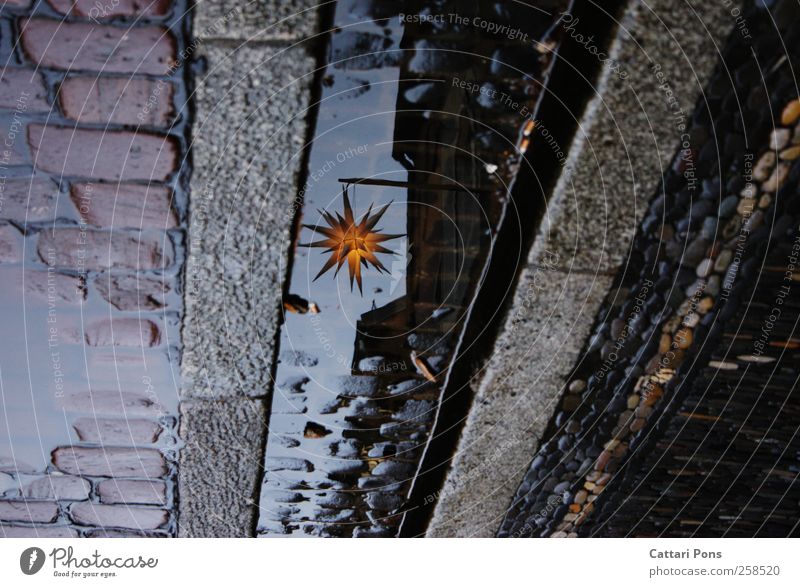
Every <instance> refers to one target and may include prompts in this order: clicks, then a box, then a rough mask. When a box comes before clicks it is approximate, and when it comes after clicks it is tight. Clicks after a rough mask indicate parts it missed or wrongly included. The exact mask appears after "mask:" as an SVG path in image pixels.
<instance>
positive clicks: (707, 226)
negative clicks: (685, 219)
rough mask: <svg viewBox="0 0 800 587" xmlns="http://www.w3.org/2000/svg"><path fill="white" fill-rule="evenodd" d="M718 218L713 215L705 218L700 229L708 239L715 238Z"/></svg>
mask: <svg viewBox="0 0 800 587" xmlns="http://www.w3.org/2000/svg"><path fill="white" fill-rule="evenodd" d="M717 223H718V221H717V219H716V218H714V217H713V216H709V217H708V218H706V219H705V220H703V226H702V228H701V229H700V233H701V234H702V235H703V238H705V239H707V240H710V241H711V240H714V236H715V235H716V234H717Z"/></svg>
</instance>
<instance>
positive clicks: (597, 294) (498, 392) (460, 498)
mask: <svg viewBox="0 0 800 587" xmlns="http://www.w3.org/2000/svg"><path fill="white" fill-rule="evenodd" d="M610 285H611V278H610V277H608V276H605V275H591V274H585V273H572V274H569V273H562V272H560V271H546V270H543V269H540V268H534V267H529V268H528V269H526V270H525V271H524V272H523V274H522V275H521V277H520V283H519V286H518V287H517V291H516V294H515V298H514V305H513V309H512V312H511V314H510V316H509V318H508V320H507V321H506V324H505V327H504V330H503V332H502V333H501V335H500V338H499V339H498V341H497V343H496V345H495V348H494V353H493V356H492V358H491V360H490V361H489V363H488V364H487V365H486V369H485V372H484V377H483V379H482V381H481V384H480V386H479V388H478V389H477V390H476V392H475V398H474V401H473V407H472V409H471V410H470V413H469V416H468V417H467V421H466V423H465V426H464V430H463V432H462V435H461V439H460V441H459V445H458V449H457V452H456V455H455V457H454V459H453V465H452V468H451V471H450V473H449V474H448V476H447V480H446V482H445V485H444V487H443V489H442V490H441V492H440V494H439V495H438V496H430V498H431V499H437V498H438V503H437V505H436V508H435V513H434V518H433V520H432V522H431V525H430V527H429V530H428V535H429V536H438V537H442V536H493V535H494V533H495V531H496V529H497V527H498V526H499V525H500V520H501V518H502V516H503V514H504V513H505V508H506V506H507V505H508V503H509V501H510V499H511V495H512V494H513V492H514V491H515V490H516V488H517V485H518V483H519V481H520V479H521V478H522V475H523V474H524V473H525V470H526V469H527V467H528V465H529V463H530V459H531V455H533V453H534V450H535V449H536V447H537V445H538V442H539V438H540V437H541V434H542V432H543V431H544V428H545V426H546V425H547V422H548V420H549V418H550V415H551V414H552V412H553V410H554V408H555V403H554V402H555V401H556V399H557V398H558V397H559V395H560V393H561V390H562V387H563V385H564V383H565V380H566V378H567V377H568V375H569V372H570V370H571V369H572V367H573V365H574V364H575V362H576V360H577V359H578V358H579V355H580V351H581V348H582V345H583V341H584V340H585V338H586V336H587V335H588V334H589V329H590V327H591V325H592V321H593V318H594V313H595V312H596V311H597V308H598V306H599V305H600V303H601V301H602V299H603V297H604V296H605V295H606V293H607V291H608V288H609V287H610Z"/></svg>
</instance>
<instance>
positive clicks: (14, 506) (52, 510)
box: [0, 500, 58, 524]
mask: <svg viewBox="0 0 800 587" xmlns="http://www.w3.org/2000/svg"><path fill="white" fill-rule="evenodd" d="M57 517H58V505H57V504H56V503H55V502H52V501H30V500H24V501H23V500H20V501H8V500H2V501H0V521H3V522H29V523H42V524H49V523H50V522H55V520H56V518H57Z"/></svg>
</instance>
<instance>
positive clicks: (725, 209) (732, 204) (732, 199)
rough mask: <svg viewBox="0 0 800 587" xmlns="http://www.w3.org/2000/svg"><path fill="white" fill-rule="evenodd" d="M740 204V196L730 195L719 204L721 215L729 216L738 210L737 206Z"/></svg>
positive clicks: (721, 216)
mask: <svg viewBox="0 0 800 587" xmlns="http://www.w3.org/2000/svg"><path fill="white" fill-rule="evenodd" d="M738 205H739V198H737V197H736V196H728V197H727V198H725V199H724V200H722V202H720V205H719V217H720V218H727V217H728V216H730V215H731V214H733V213H734V212H735V211H736V206H738Z"/></svg>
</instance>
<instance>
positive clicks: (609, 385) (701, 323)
mask: <svg viewBox="0 0 800 587" xmlns="http://www.w3.org/2000/svg"><path fill="white" fill-rule="evenodd" d="M795 16H796V15H795ZM748 18H749V19H750V20H749V21H748V22H750V23H751V25H753V30H754V31H755V33H757V34H756V38H755V40H754V41H753V43H754V45H755V46H757V47H759V48H761V49H762V50H761V51H757V52H756V56H757V57H756V58H757V59H758V60H759V70H760V71H766V70H769V69H770V68H771V67H773V66H774V67H776V74H775V75H774V76H772V77H770V78H768V79H767V80H766V82H765V86H764V87H760V86H759V87H753V86H752V85H750V84H743V83H742V81H743V80H745V79H747V76H748V75H749V72H751V71H752V70H753V67H754V63H753V62H752V60H753V55H752V53H751V52H750V50H749V49H748V45H747V41H746V40H743V39H742V37H741V35H739V34H738V32H737V31H734V32H733V33H732V35H731V37H730V40H729V42H728V44H727V47H726V49H725V52H724V55H723V57H724V60H725V65H726V69H722V68H718V70H717V72H716V73H715V74H714V77H713V78H712V80H711V81H710V83H709V87H708V90H707V95H706V98H707V99H708V102H707V103H706V102H700V103H698V106H697V109H696V110H695V112H694V113H693V115H692V125H691V127H690V129H689V134H690V136H691V137H692V143H691V145H690V147H689V148H688V149H682V150H680V151H679V152H678V154H677V155H676V158H675V160H674V164H673V165H672V167H671V168H670V169H669V170H668V172H667V173H666V174H665V176H664V178H663V182H662V183H663V186H662V187H663V189H661V190H659V194H658V195H657V196H656V197H655V198H654V200H653V201H652V203H651V206H650V210H649V213H648V215H647V216H646V217H645V220H644V222H643V225H642V227H641V230H640V232H639V234H638V235H637V237H636V239H635V242H634V246H633V247H632V250H633V258H632V262H630V263H629V264H628V266H627V267H626V270H625V271H624V272H623V273H622V274H621V275H620V276H619V277H618V279H617V284H616V287H615V288H614V289H613V290H612V292H611V293H610V295H609V299H608V302H607V303H606V305H605V307H603V308H602V309H601V312H600V313H599V316H601V317H606V316H607V317H608V318H607V319H602V318H600V319H598V322H597V324H596V329H595V333H594V335H593V336H592V337H591V338H590V340H589V341H588V344H587V348H586V356H585V357H584V359H583V360H582V362H581V366H580V367H579V368H578V369H577V370H576V372H575V375H574V378H573V379H572V380H571V382H570V383H569V384H568V385H567V388H566V389H565V392H564V394H563V396H562V400H561V405H560V409H558V410H557V411H556V413H555V415H554V417H553V418H552V420H551V422H550V425H549V428H548V430H547V432H546V436H545V442H544V443H543V445H542V447H541V449H540V450H539V452H538V454H537V455H536V456H535V458H534V459H533V462H532V463H531V466H530V469H529V471H528V473H527V474H526V476H525V479H524V481H523V483H522V484H521V485H520V487H519V489H518V491H517V495H516V497H515V499H514V501H513V503H512V504H511V506H510V508H509V510H508V512H507V514H506V518H505V520H504V522H503V525H502V527H501V529H500V532H499V535H500V536H504V537H519V536H552V537H568V536H569V537H573V536H577V535H610V536H623V535H641V536H654V535H659V536H691V535H699V536H720V535H722V534H723V533H725V532H728V533H729V535H737V536H755V535H759V536H786V535H788V534H791V533H793V532H796V528H794V529H793V528H792V525H791V523H783V522H782V521H780V520H778V519H777V518H773V517H771V516H770V515H769V514H768V513H767V512H766V508H767V507H768V506H767V505H766V504H767V503H768V502H769V503H771V504H772V505H773V506H774V505H775V503H776V502H775V500H774V496H775V495H781V494H782V495H784V496H786V500H783V499H782V498H781V499H778V502H780V504H782V510H781V511H782V513H781V516H788V518H789V519H791V518H793V517H796V514H791V513H789V512H788V511H786V508H787V507H788V508H790V509H791V508H794V509H792V510H791V511H793V512H794V511H795V510H796V498H793V497H790V496H791V495H794V493H796V491H795V489H794V488H793V486H792V483H791V480H790V478H791V475H792V473H790V472H789V471H790V470H791V465H789V464H788V463H786V462H785V461H784V460H783V457H782V455H784V454H796V451H797V447H796V446H795V444H796V441H795V440H794V437H793V436H789V435H787V434H786V432H785V427H787V426H788V427H791V424H790V421H791V419H792V417H791V415H790V414H791V413H793V410H794V406H791V407H789V408H788V411H787V412H785V413H781V410H778V411H777V412H776V410H777V408H775V407H772V406H775V405H776V404H777V403H778V402H781V401H783V400H784V399H785V398H786V395H787V394H789V393H790V390H791V388H792V385H793V384H792V383H789V380H794V379H795V378H796V369H792V368H791V367H789V365H790V364H791V361H792V358H793V355H794V352H795V347H796V344H795V342H794V341H793V339H792V338H791V332H792V328H793V324H794V323H796V313H797V310H796V308H795V305H796V304H795V303H794V302H793V301H789V300H788V291H789V290H790V289H791V287H792V284H793V283H794V282H795V281H796V278H795V275H796V273H795V269H793V268H792V267H793V263H794V261H792V260H791V259H792V256H791V251H792V250H793V247H795V245H797V246H800V245H798V243H800V241H798V240H797V238H798V235H797V233H796V226H797V221H798V217H797V208H798V202H797V198H796V191H797V182H798V180H800V167H798V166H797V165H796V164H795V163H793V162H792V161H794V159H795V158H796V154H795V151H793V150H792V148H791V146H790V145H792V144H794V143H795V142H796V141H800V137H798V135H797V132H798V131H797V129H796V126H797V123H798V116H800V111H798V108H797V106H796V103H797V102H796V101H797V93H796V88H795V87H794V84H793V83H792V81H791V76H790V75H789V70H790V67H787V68H786V69H784V68H782V67H778V66H777V64H778V62H779V60H780V62H781V63H784V62H785V61H786V60H785V59H782V58H781V56H780V55H779V54H778V52H776V51H773V50H771V49H774V47H773V46H772V40H775V39H776V38H777V37H775V31H774V30H772V27H771V25H770V24H769V17H768V16H767V15H765V14H764V12H763V11H760V10H758V9H751V10H750V12H749V13H748ZM780 26H781V27H783V28H782V34H783V35H784V38H786V39H794V37H796V36H797V30H796V28H795V27H788V22H784V23H781V24H780ZM787 47H789V49H788V51H789V52H788V55H787V56H786V57H787V58H788V61H786V62H788V63H790V64H792V66H795V65H796V63H797V62H798V60H799V59H800V54H798V53H797V51H796V49H795V47H796V43H790V45H787ZM765 48H766V49H767V50H764V49H765ZM784 64H785V63H784ZM728 70H730V71H733V72H735V73H736V76H735V80H736V81H735V84H736V85H735V86H733V87H732V86H731V84H730V81H729V77H728V74H727V71H728ZM734 97H738V98H739V99H740V100H741V101H742V103H744V104H746V107H745V108H744V109H743V111H742V112H738V111H737V108H736V107H735V106H734V104H735V103H736V101H735V100H734V99H733V98H734ZM773 121H775V126H773ZM714 135H716V136H717V137H718V138H719V142H718V143H717V144H715V143H714V142H713V141H712V139H711V137H712V136H714ZM771 152H772V153H774V152H777V156H771V155H770V153H771ZM774 196H776V197H774ZM762 263H764V265H765V266H766V267H768V269H767V272H766V274H764V273H762V274H761V275H760V276H759V280H758V281H759V284H758V286H756V289H755V290H754V289H753V284H754V280H755V278H756V277H757V273H756V272H757V271H758V267H760V266H762ZM772 272H774V275H773V274H772ZM779 284H780V285H779ZM781 287H783V288H788V289H784V290H781ZM781 291H784V292H785V293H784V294H783V296H781ZM751 294H754V299H755V303H752V302H750V303H748V301H749V300H750V299H751ZM784 298H785V299H784ZM770 307H780V308H781V311H782V312H783V313H782V314H781V316H782V317H781V320H780V321H778V322H777V323H776V324H775V325H774V328H772V329H771V330H772V332H770V334H769V336H768V337H767V340H765V341H760V340H759V337H758V335H757V333H758V332H759V329H760V328H761V326H762V324H761V323H762V322H763V320H764V319H765V317H767V316H769V309H768V308H770ZM734 333H735V334H734ZM767 366H769V367H767ZM754 405H756V406H762V409H761V411H760V412H758V413H760V414H762V415H761V416H755V415H754V414H755V412H754V411H751V409H752V408H753V406H754ZM756 411H758V408H757V409H756ZM776 413H778V415H777V416H776V417H775V419H774V420H773V421H772V422H771V423H770V424H772V425H773V426H768V425H767V423H766V419H769V418H767V417H766V414H771V415H774V414H776ZM737 431H739V433H738V434H737ZM762 442H763V443H765V444H763V445H761V444H759V443H762ZM723 447H725V448H723ZM665 451H666V452H665ZM742 467H753V468H754V470H761V469H763V470H765V471H766V470H771V468H772V467H776V470H779V471H785V472H784V473H778V474H776V475H775V476H766V477H765V476H760V477H759V476H758V475H750V474H748V475H745V476H739V475H737V474H736V473H737V472H738V471H740V470H741V468H742ZM787 468H788V470H787ZM744 477H747V479H745V478H744ZM762 482H763V483H762ZM792 500H793V501H792ZM790 502H792V504H794V505H790ZM750 505H752V506H753V507H752V509H751V508H750V507H749V506H750Z"/></svg>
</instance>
